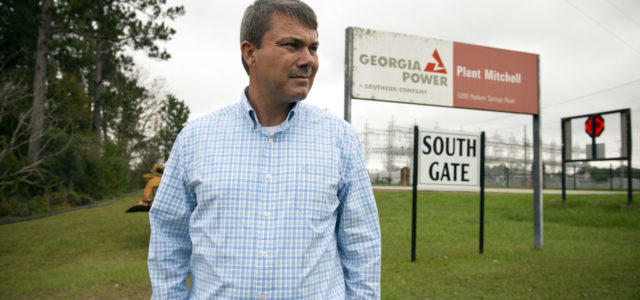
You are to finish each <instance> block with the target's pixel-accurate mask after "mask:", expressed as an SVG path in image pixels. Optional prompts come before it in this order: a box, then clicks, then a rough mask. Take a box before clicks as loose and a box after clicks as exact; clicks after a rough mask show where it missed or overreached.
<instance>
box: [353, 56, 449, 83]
mask: <svg viewBox="0 0 640 300" xmlns="http://www.w3.org/2000/svg"><path fill="white" fill-rule="evenodd" d="M434 60H435V61H434ZM359 61H360V63H361V64H363V65H369V66H372V67H379V68H389V69H400V70H402V82H407V83H411V82H412V83H417V84H425V85H437V86H448V78H447V76H443V75H438V74H447V69H446V68H445V66H444V63H443V62H442V58H440V54H439V53H438V49H435V50H434V51H433V54H432V60H429V61H427V64H426V66H425V68H424V69H423V68H422V66H421V65H420V61H419V60H413V59H406V58H399V57H392V56H383V55H371V54H361V55H360V57H359ZM430 73H436V74H430Z"/></svg>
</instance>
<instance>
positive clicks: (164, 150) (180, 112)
mask: <svg viewBox="0 0 640 300" xmlns="http://www.w3.org/2000/svg"><path fill="white" fill-rule="evenodd" d="M189 113H190V111H189V107H187V106H186V105H185V104H184V102H182V101H181V100H179V99H178V98H176V96H174V95H171V94H169V95H167V100H166V101H165V102H164V104H163V105H162V110H161V120H162V121H164V122H163V126H162V127H161V128H160V130H159V131H158V134H157V140H158V148H159V150H160V153H161V154H162V158H163V159H164V160H165V161H166V160H167V159H169V153H170V152H171V147H173V142H174V141H175V140H176V138H177V137H178V134H179V133H180V131H181V130H182V128H184V125H185V124H186V123H187V120H188V119H189Z"/></svg>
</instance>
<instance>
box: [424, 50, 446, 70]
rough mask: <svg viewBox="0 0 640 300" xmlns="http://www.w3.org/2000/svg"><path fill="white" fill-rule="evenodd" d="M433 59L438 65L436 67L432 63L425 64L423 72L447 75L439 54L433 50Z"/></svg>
mask: <svg viewBox="0 0 640 300" xmlns="http://www.w3.org/2000/svg"><path fill="white" fill-rule="evenodd" d="M433 58H434V59H435V60H436V62H437V63H438V64H437V65H436V63H433V62H430V63H427V67H426V68H424V71H425V72H433V73H442V74H447V69H445V67H444V64H443V63H442V59H441V58H440V54H439V53H438V49H435V50H434V51H433ZM436 66H437V69H436Z"/></svg>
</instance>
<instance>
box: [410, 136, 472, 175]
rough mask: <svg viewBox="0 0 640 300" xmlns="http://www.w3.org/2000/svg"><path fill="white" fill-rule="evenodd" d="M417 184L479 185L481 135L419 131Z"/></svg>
mask: <svg viewBox="0 0 640 300" xmlns="http://www.w3.org/2000/svg"><path fill="white" fill-rule="evenodd" d="M419 143H420V147H419V148H418V151H419V152H418V187H419V188H429V187H442V186H452V187H454V186H457V187H479V185H480V147H481V145H480V136H479V135H470V134H461V133H450V132H435V131H420V140H419Z"/></svg>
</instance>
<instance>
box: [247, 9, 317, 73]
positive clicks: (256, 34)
mask: <svg viewBox="0 0 640 300" xmlns="http://www.w3.org/2000/svg"><path fill="white" fill-rule="evenodd" d="M273 13H281V14H284V15H287V16H289V17H292V18H296V19H298V20H299V21H300V22H301V23H303V24H306V25H308V26H309V28H311V29H313V30H315V31H316V32H317V31H318V21H317V19H316V14H315V12H313V9H311V7H309V5H307V4H306V3H304V2H302V1H300V0H256V1H255V2H254V3H253V4H251V5H249V7H247V9H246V10H245V11H244V16H243V17H242V23H241V25H240V42H241V43H242V42H243V41H249V42H250V43H251V44H253V45H255V46H256V47H257V48H258V49H260V48H261V47H262V36H264V34H265V32H267V31H269V29H271V15H272V14H273ZM242 65H243V66H244V69H245V71H247V74H249V66H247V63H246V62H245V61H244V58H242Z"/></svg>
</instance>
